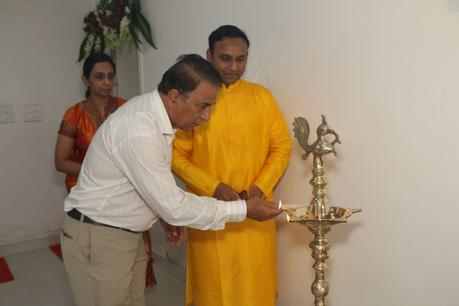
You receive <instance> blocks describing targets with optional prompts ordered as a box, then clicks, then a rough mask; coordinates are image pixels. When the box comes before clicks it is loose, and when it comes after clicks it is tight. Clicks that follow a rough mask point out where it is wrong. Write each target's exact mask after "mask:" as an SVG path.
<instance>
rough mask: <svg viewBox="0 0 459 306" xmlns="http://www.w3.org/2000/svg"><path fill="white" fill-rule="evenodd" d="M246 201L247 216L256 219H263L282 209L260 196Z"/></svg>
mask: <svg viewBox="0 0 459 306" xmlns="http://www.w3.org/2000/svg"><path fill="white" fill-rule="evenodd" d="M246 203H247V217H248V218H251V219H255V220H258V221H264V220H268V219H271V218H274V217H276V216H278V215H279V214H280V213H281V212H282V211H281V210H280V209H278V208H277V206H276V205H274V203H273V202H268V201H265V200H263V199H260V198H257V197H255V198H251V199H249V200H247V201H246Z"/></svg>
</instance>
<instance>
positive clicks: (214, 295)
mask: <svg viewBox="0 0 459 306" xmlns="http://www.w3.org/2000/svg"><path fill="white" fill-rule="evenodd" d="M248 47H249V40H248V39H247V36H246V35H245V33H244V32H242V31H241V30H240V29H239V28H237V27H235V26H221V27H220V28H218V29H217V30H215V31H214V32H212V33H211V35H210V36H209V50H207V59H208V60H209V61H210V62H211V63H212V64H213V66H214V67H215V68H216V69H217V70H218V71H219V73H220V76H221V77H222V80H223V83H224V85H223V86H222V87H221V89H220V91H219V93H218V96H217V103H216V105H215V106H213V109H212V111H211V118H210V120H209V121H208V122H205V123H202V124H201V125H200V126H198V127H196V128H195V129H194V130H193V131H190V132H187V131H179V132H177V134H176V138H175V141H174V151H173V162H172V168H173V171H174V172H175V174H177V175H178V176H179V177H180V178H181V179H182V180H183V181H184V182H185V183H186V185H187V188H188V189H189V190H191V191H192V192H194V193H196V194H198V195H205V196H213V197H216V198H218V199H221V200H234V199H238V198H241V197H247V196H248V197H249V198H250V197H264V198H268V199H272V190H273V188H274V186H275V185H276V184H277V182H278V181H279V179H280V178H281V176H282V174H283V173H284V171H285V169H286V167H287V164H288V161H289V158H290V151H291V141H290V136H289V131H288V128H287V125H286V123H285V120H284V118H283V116H282V113H281V112H280V110H279V107H278V106H277V104H276V101H275V100H274V98H273V96H272V95H271V93H270V92H269V91H268V90H267V89H266V88H264V87H262V86H261V85H257V84H254V83H250V82H247V81H245V80H241V79H240V78H241V76H242V74H243V73H244V71H245V67H246V64H247V56H248ZM276 261H277V260H276V223H275V220H270V221H266V222H257V221H253V220H246V221H244V222H242V223H229V224H227V225H226V228H225V230H223V231H199V230H193V229H189V230H188V246H187V281H186V292H187V293H186V303H187V305H190V304H191V303H194V305H195V306H274V305H275V300H276V295H277V268H276V267H277V262H276Z"/></svg>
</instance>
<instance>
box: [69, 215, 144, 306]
mask: <svg viewBox="0 0 459 306" xmlns="http://www.w3.org/2000/svg"><path fill="white" fill-rule="evenodd" d="M61 246H62V255H63V259H64V265H65V269H66V271H67V275H68V279H69V283H70V287H71V290H72V293H73V296H74V299H75V303H76V305H77V306H115V305H116V306H144V305H145V296H144V288H145V271H146V265H147V260H148V258H147V255H146V253H145V247H144V243H143V238H142V233H138V234H137V233H130V232H127V231H124V230H121V229H114V228H110V227H105V226H100V225H91V224H87V223H83V222H81V221H77V220H75V219H72V218H70V217H69V216H65V220H64V225H63V229H62V233H61Z"/></svg>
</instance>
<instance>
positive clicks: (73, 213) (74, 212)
mask: <svg viewBox="0 0 459 306" xmlns="http://www.w3.org/2000/svg"><path fill="white" fill-rule="evenodd" d="M67 215H68V216H69V217H71V218H73V219H75V220H78V221H80V220H81V221H82V222H83V223H88V224H92V225H100V226H106V227H111V228H116V229H120V230H123V231H126V232H130V233H135V234H138V233H141V232H135V231H131V230H129V229H127V228H122V227H117V226H113V225H108V224H104V223H100V222H97V221H94V220H93V219H91V218H89V217H88V216H85V215H83V218H81V216H82V213H81V212H79V211H78V210H77V209H75V208H73V209H72V210H70V211H68V212H67Z"/></svg>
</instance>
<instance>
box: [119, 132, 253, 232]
mask: <svg viewBox="0 0 459 306" xmlns="http://www.w3.org/2000/svg"><path fill="white" fill-rule="evenodd" d="M153 136H154V137H150V136H141V137H134V138H130V139H128V140H126V141H125V142H124V143H123V144H121V145H120V146H119V147H118V148H117V150H116V151H115V152H114V153H113V158H114V162H115V163H116V164H117V166H118V167H119V168H120V170H121V171H122V172H123V173H124V174H125V175H126V177H127V178H128V180H129V181H130V183H131V184H132V185H133V186H134V188H135V189H136V191H137V192H138V193H139V194H140V196H141V197H142V199H143V200H144V201H145V202H146V203H147V204H148V205H149V206H150V207H151V208H152V209H153V210H154V211H155V212H156V213H157V214H158V215H160V216H161V218H163V219H164V220H165V221H166V222H168V223H170V224H173V225H177V226H188V227H192V228H197V229H201V230H207V229H223V228H224V227H225V223H226V222H240V221H242V220H244V219H245V216H246V213H247V207H246V203H245V201H243V200H238V201H233V202H223V201H218V200H216V199H213V198H209V197H198V196H196V195H193V194H191V193H188V192H185V191H183V190H182V189H180V188H179V187H178V186H177V185H176V183H175V180H174V178H173V175H172V172H171V169H170V163H169V161H168V160H170V156H168V155H169V154H170V151H169V149H170V148H168V147H167V146H166V145H165V141H166V140H164V136H163V135H160V134H158V135H153Z"/></svg>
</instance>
